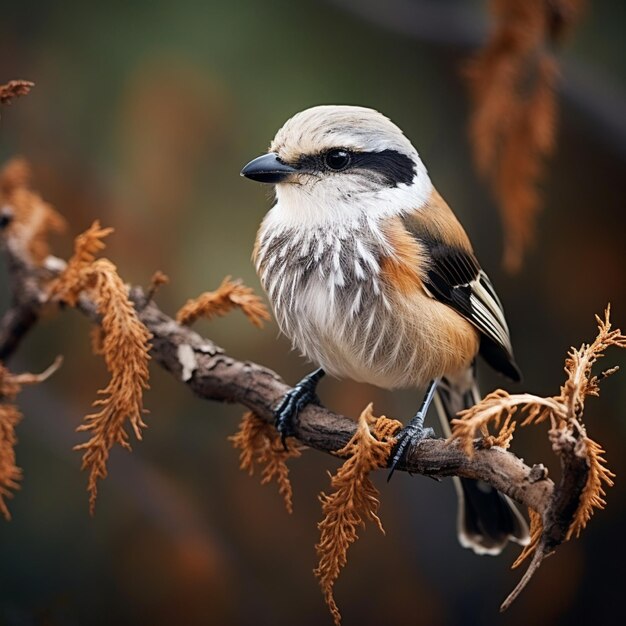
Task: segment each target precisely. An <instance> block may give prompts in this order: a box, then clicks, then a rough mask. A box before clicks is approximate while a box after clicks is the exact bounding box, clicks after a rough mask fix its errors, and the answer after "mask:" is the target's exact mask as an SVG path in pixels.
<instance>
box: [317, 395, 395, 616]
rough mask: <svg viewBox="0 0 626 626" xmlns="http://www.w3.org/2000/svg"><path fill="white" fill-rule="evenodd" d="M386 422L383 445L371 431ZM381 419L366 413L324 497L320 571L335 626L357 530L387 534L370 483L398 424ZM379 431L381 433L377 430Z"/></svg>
mask: <svg viewBox="0 0 626 626" xmlns="http://www.w3.org/2000/svg"><path fill="white" fill-rule="evenodd" d="M379 420H383V422H382V423H381V426H380V427H379V428H380V432H384V433H386V436H385V437H384V438H382V439H381V440H379V439H376V438H375V437H373V436H372V432H371V431H370V426H372V425H375V424H376V423H377V421H379ZM379 420H376V418H375V417H374V416H373V414H372V405H371V404H370V405H368V406H367V408H366V409H365V410H364V411H363V413H361V416H360V417H359V423H358V426H357V431H356V433H355V435H354V436H353V437H352V439H351V440H350V441H349V443H348V444H347V445H346V446H345V447H344V448H342V449H341V450H339V451H337V455H338V456H342V457H347V459H346V461H345V462H344V464H343V465H342V466H341V467H340V468H339V469H338V470H337V473H336V474H335V475H334V476H332V477H331V481H330V483H331V486H332V488H333V492H332V493H331V494H330V495H326V494H325V493H322V494H320V501H321V503H322V512H323V513H324V519H323V520H322V521H321V522H320V523H319V524H318V528H319V529H320V531H321V536H320V541H319V543H318V544H317V545H316V546H315V549H316V551H317V555H318V557H319V565H318V566H317V568H316V569H315V570H314V573H315V575H316V576H317V578H318V579H319V582H320V586H321V587H322V591H323V592H324V597H325V599H326V603H327V604H328V607H329V609H330V612H331V614H332V616H333V620H334V622H335V624H337V625H338V624H340V623H341V614H340V612H339V608H338V607H337V604H336V602H335V598H334V594H333V588H334V584H335V581H336V580H337V578H338V576H339V573H340V572H341V570H342V568H343V567H344V566H345V564H346V562H347V552H348V548H349V547H350V545H351V544H352V543H354V542H355V541H356V539H357V538H358V536H357V530H358V528H359V527H360V526H364V525H365V521H366V520H369V521H371V522H373V523H375V524H376V526H377V527H378V528H379V530H380V531H381V532H383V533H384V532H385V531H384V529H383V526H382V523H381V521H380V518H379V517H378V515H377V514H376V512H377V510H378V505H379V501H378V491H377V489H376V487H374V485H373V483H372V481H371V480H370V478H369V473H370V472H371V471H372V470H375V469H378V468H380V467H386V465H387V459H388V457H389V454H390V453H391V449H392V447H393V444H394V439H393V438H392V437H393V433H394V432H396V431H397V429H398V422H395V421H391V420H387V419H386V418H383V417H381V418H379ZM374 430H377V429H376V427H374Z"/></svg>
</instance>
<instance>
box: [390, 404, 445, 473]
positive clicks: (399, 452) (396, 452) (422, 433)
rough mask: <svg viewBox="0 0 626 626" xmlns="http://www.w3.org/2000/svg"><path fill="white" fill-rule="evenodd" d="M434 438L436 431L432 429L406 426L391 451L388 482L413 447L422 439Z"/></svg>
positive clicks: (411, 425) (415, 425)
mask: <svg viewBox="0 0 626 626" xmlns="http://www.w3.org/2000/svg"><path fill="white" fill-rule="evenodd" d="M416 417H417V416H416ZM422 421H423V420H422ZM434 436H435V431H434V430H433V429H432V428H428V427H426V428H424V426H421V425H417V424H408V425H407V426H405V427H404V428H403V429H402V430H401V431H400V432H399V433H398V435H397V437H396V445H395V446H394V447H393V449H392V451H391V455H390V457H391V462H390V463H389V476H388V477H387V482H389V481H390V480H391V477H392V476H393V473H394V472H395V471H396V467H397V466H398V464H399V463H400V462H401V461H404V460H405V459H406V455H407V454H408V451H409V448H410V447H411V446H413V445H416V444H418V443H419V442H420V441H422V439H432V438H433V437H434Z"/></svg>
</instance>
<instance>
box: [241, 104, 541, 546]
mask: <svg viewBox="0 0 626 626" xmlns="http://www.w3.org/2000/svg"><path fill="white" fill-rule="evenodd" d="M241 174H242V175H243V176H246V177H247V178H250V179H252V180H255V181H259V182H262V183H272V184H274V185H275V186H276V187H275V191H276V203H275V204H274V206H273V207H272V208H271V209H270V211H269V212H268V213H267V215H266V217H265V219H264V220H263V223H262V224H261V227H260V229H259V232H258V235H257V240H256V245H255V248H254V253H253V259H254V262H255V264H256V268H257V271H258V274H259V277H260V279H261V283H262V284H263V287H264V289H265V290H266V292H267V294H268V297H269V299H270V302H271V304H272V307H273V309H274V312H275V315H276V319H277V321H278V324H279V326H280V328H281V330H282V331H283V332H284V333H285V335H287V336H288V337H289V338H290V339H291V341H292V342H293V344H294V345H295V346H296V347H297V348H298V349H299V350H301V351H302V352H303V353H304V355H306V356H307V357H308V358H309V359H310V360H311V361H313V362H314V363H315V364H317V365H319V366H320V367H319V369H317V370H315V371H314V372H313V373H311V374H309V375H308V376H306V377H305V378H304V379H303V380H302V381H300V382H299V383H298V384H297V385H296V386H295V387H294V389H293V390H292V391H290V392H289V393H288V394H287V395H286V396H285V397H284V398H283V399H282V401H281V402H280V404H279V405H278V406H277V407H276V411H275V412H276V420H277V427H278V429H279V431H280V432H281V434H282V436H283V440H284V437H286V436H288V435H290V434H292V433H293V428H294V425H293V424H294V419H295V418H296V417H297V413H298V411H299V410H300V409H302V408H303V407H304V406H305V405H306V404H308V403H310V402H313V401H316V399H317V396H316V394H315V390H316V385H317V383H318V381H319V380H320V379H321V378H322V376H323V375H324V373H326V372H328V373H329V374H332V375H334V376H337V377H346V378H351V379H353V380H355V381H360V382H367V383H371V384H374V385H377V386H379V387H383V388H386V389H395V388H401V387H404V388H406V387H423V386H425V385H428V389H427V392H426V396H425V397H424V400H423V402H422V405H421V407H420V409H419V411H418V412H417V414H416V415H415V417H414V418H413V419H412V420H411V421H410V422H409V424H408V425H407V426H406V427H405V428H404V429H403V430H402V431H401V432H400V434H399V436H398V443H397V444H396V447H395V449H394V452H393V453H392V461H391V468H392V471H393V468H395V466H396V465H397V464H398V463H399V462H400V460H401V459H402V458H403V457H404V455H405V454H406V452H407V450H408V448H409V446H410V445H411V444H414V443H417V442H418V441H419V440H421V439H422V438H423V437H425V436H431V435H432V432H433V431H432V429H429V428H424V425H423V424H424V416H425V414H426V411H427V409H428V406H429V404H430V403H431V401H432V400H433V399H434V400H435V406H436V408H437V411H438V413H439V416H440V418H441V421H442V425H443V428H444V432H445V433H446V435H449V432H450V427H449V420H450V419H452V418H453V417H455V416H456V414H457V412H458V411H460V410H462V409H464V408H468V407H469V406H472V405H473V404H475V403H476V402H477V401H478V399H479V398H480V396H479V393H478V389H477V386H476V380H475V365H474V364H475V359H476V356H477V355H478V354H480V355H481V356H482V357H483V358H484V359H485V361H487V363H488V364H489V365H491V366H492V367H493V368H494V369H496V370H497V371H499V372H501V373H502V374H504V375H505V376H507V377H508V378H510V379H512V380H514V381H518V380H520V373H519V370H518V368H517V366H516V364H515V361H514V360H513V352H512V348H511V340H510V338H509V330H508V327H507V324H506V321H505V318H504V313H503V310H502V305H501V304H500V301H499V300H498V297H497V295H496V293H495V290H494V288H493V286H492V284H491V281H490V280H489V278H488V277H487V275H486V274H485V272H484V271H483V270H482V269H481V267H480V265H479V264H478V261H477V260H476V257H475V256H474V252H473V250H472V246H471V244H470V241H469V239H468V236H467V234H466V233H465V231H464V230H463V227H462V226H461V224H460V223H459V222H458V220H457V219H456V217H455V216H454V213H453V212H452V211H451V209H450V207H449V206H448V205H447V204H446V202H445V201H444V200H443V198H442V197H441V196H440V195H439V193H438V192H437V190H436V189H435V187H434V186H433V184H432V183H431V181H430V178H429V176H428V173H427V171H426V168H425V167H424V164H423V163H422V161H421V159H420V157H419V155H418V153H417V151H416V150H415V148H414V147H413V145H412V144H411V142H410V141H409V140H408V139H407V138H406V137H405V136H404V134H403V133H402V131H401V130H400V129H399V128H398V127H397V126H396V125H395V124H393V123H392V122H391V121H390V120H389V119H388V118H386V117H385V116H383V115H382V114H380V113H379V112H377V111H374V110H372V109H367V108H363V107H356V106H317V107H313V108H310V109H307V110H305V111H302V112H300V113H298V114H297V115H295V116H294V117H292V118H291V119H290V120H288V121H287V122H286V123H285V125H284V126H283V127H282V128H281V129H280V130H279V131H278V133H277V134H276V137H275V138H274V140H273V141H272V144H271V146H270V149H269V151H268V153H267V154H264V155H263V156H260V157H258V158H256V159H254V160H253V161H251V162H250V163H248V164H247V165H246V166H245V167H244V168H243V170H242V172H241ZM455 481H456V483H455V484H456V486H457V493H458V495H459V500H460V502H459V514H458V534H459V540H460V542H461V544H462V545H463V546H465V547H470V548H472V549H473V550H474V551H475V552H477V553H479V554H498V553H499V552H500V551H501V550H502V549H503V548H504V546H505V545H506V544H507V542H508V541H509V540H513V541H516V542H518V543H520V544H526V543H528V540H529V537H528V528H527V526H526V522H525V521H524V519H523V517H522V516H521V515H520V513H519V511H518V510H517V509H516V507H515V505H514V504H513V503H512V502H511V500H509V499H508V498H507V497H506V496H504V495H503V494H501V493H499V492H498V491H496V490H494V489H493V488H491V487H490V486H489V485H487V484H486V483H482V482H480V481H475V480H469V479H464V478H463V479H460V480H459V479H458V478H457V479H455Z"/></svg>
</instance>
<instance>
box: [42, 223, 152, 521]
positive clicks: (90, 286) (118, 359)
mask: <svg viewBox="0 0 626 626" xmlns="http://www.w3.org/2000/svg"><path fill="white" fill-rule="evenodd" d="M110 232H111V229H103V228H101V227H100V225H99V223H98V222H94V224H93V225H92V226H91V227H90V228H89V229H88V230H87V231H86V232H85V233H83V234H82V235H79V236H78V237H77V238H76V244H75V252H74V256H73V257H72V258H71V259H70V261H69V263H68V265H67V268H66V270H65V271H64V272H63V274H62V275H61V276H60V277H59V278H58V279H57V280H56V282H55V283H54V284H53V285H52V287H51V297H55V298H57V299H59V300H63V301H65V302H67V303H68V304H70V305H72V306H75V305H76V303H77V302H78V298H79V296H80V295H81V294H82V293H84V294H86V295H87V296H88V297H89V298H90V299H91V300H92V301H93V302H94V303H95V305H96V308H97V310H98V313H99V314H100V315H101V316H102V319H101V322H100V324H101V328H102V332H101V335H100V339H101V344H100V345H98V346H97V351H98V352H99V353H101V354H102V355H103V357H104V361H105V364H106V367H107V370H108V371H109V373H110V375H111V379H110V381H109V384H108V385H107V386H106V388H105V389H102V390H100V391H99V392H98V393H99V394H100V395H102V396H103V397H102V398H100V399H98V400H96V401H95V402H94V406H95V407H100V410H99V411H98V412H96V413H92V414H90V415H87V416H86V417H85V423H84V424H82V425H81V426H79V428H78V430H79V431H87V432H90V433H91V439H89V441H87V442H86V443H84V444H81V445H78V446H76V448H75V449H76V450H82V451H83V469H89V481H88V491H89V508H90V511H91V512H92V513H93V511H94V509H95V503H96V497H97V494H98V480H99V479H102V478H105V477H106V475H107V469H106V464H107V460H108V457H109V452H110V449H111V447H112V446H113V444H115V443H118V444H120V445H121V446H122V447H124V448H126V449H130V444H129V442H128V433H127V432H126V429H125V424H126V420H128V422H129V423H130V425H131V427H132V429H133V431H134V433H135V436H136V437H137V439H141V430H142V428H145V426H146V424H145V423H144V422H143V419H142V415H143V413H144V409H143V391H144V390H145V389H147V388H148V361H149V359H150V356H149V350H150V343H149V342H150V338H151V335H150V333H149V331H148V329H147V328H146V327H145V326H144V325H143V324H142V323H141V321H140V320H139V318H138V317H137V312H136V311H135V309H134V307H133V305H132V303H131V302H130V300H129V299H128V291H127V288H126V286H125V285H124V282H123V281H122V279H121V278H120V277H119V275H118V273H117V269H116V267H115V265H113V263H111V261H109V260H108V259H96V258H95V254H96V253H97V252H98V251H99V250H101V249H102V248H103V247H104V243H103V242H102V239H103V238H104V237H105V236H106V235H108V234H109V233H110Z"/></svg>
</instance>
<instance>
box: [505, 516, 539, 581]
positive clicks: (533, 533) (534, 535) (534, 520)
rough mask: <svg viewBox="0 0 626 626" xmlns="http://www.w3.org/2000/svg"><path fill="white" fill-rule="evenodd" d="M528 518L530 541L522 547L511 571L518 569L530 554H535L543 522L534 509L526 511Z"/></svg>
mask: <svg viewBox="0 0 626 626" xmlns="http://www.w3.org/2000/svg"><path fill="white" fill-rule="evenodd" d="M528 516H529V517H530V531H529V534H530V541H529V542H528V544H527V545H525V546H524V549H523V550H522V551H521V552H520V555H519V556H518V557H517V559H515V562H514V563H513V565H511V569H515V568H516V567H519V566H520V565H521V564H522V563H523V562H524V561H525V560H526V559H527V558H528V557H529V556H530V555H531V554H533V553H534V552H535V550H536V549H537V546H538V545H539V540H540V539H541V533H542V532H543V522H542V520H541V515H540V514H539V513H537V511H535V510H534V509H528Z"/></svg>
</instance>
